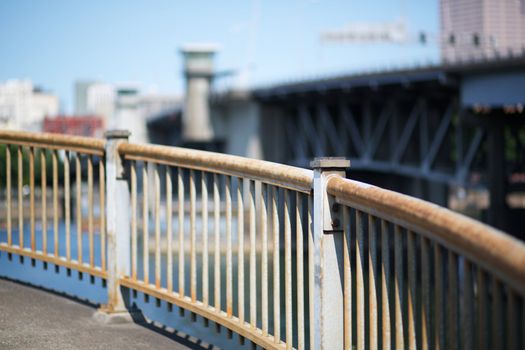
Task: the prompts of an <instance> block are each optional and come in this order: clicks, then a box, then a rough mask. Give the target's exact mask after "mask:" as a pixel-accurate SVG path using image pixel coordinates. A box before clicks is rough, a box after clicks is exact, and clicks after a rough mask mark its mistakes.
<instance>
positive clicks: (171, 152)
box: [119, 143, 313, 193]
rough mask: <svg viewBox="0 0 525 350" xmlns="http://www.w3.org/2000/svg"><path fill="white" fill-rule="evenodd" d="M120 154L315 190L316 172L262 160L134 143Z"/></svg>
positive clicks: (124, 145) (278, 184)
mask: <svg viewBox="0 0 525 350" xmlns="http://www.w3.org/2000/svg"><path fill="white" fill-rule="evenodd" d="M119 153H121V154H122V155H123V156H124V157H125V158H127V159H134V160H142V161H150V162H156V163H161V164H168V165H171V166H180V167H185V168H191V169H196V170H204V171H211V172H215V173H219V174H225V175H231V176H237V177H243V178H249V179H252V180H260V181H262V182H265V183H269V184H274V185H277V186H280V187H285V188H289V189H292V190H296V191H300V192H305V193H310V191H311V189H312V179H313V172H312V171H311V170H308V169H302V168H297V167H292V166H288V165H283V164H278V163H272V162H267V161H263V160H257V159H250V158H245V157H238V156H232V155H227V154H222V153H214V152H207V151H198V150H192V149H187V148H180V147H167V146H158V145H139V144H132V143H122V144H120V145H119Z"/></svg>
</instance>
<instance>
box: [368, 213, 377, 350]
mask: <svg viewBox="0 0 525 350" xmlns="http://www.w3.org/2000/svg"><path fill="white" fill-rule="evenodd" d="M377 284H378V279H377V221H376V219H375V218H374V217H373V216H372V215H368V290H369V291H368V298H369V300H368V305H369V311H368V313H369V316H368V317H369V323H370V327H369V329H370V335H369V338H370V345H369V348H370V349H378V342H379V335H378V330H377V321H378V320H377Z"/></svg>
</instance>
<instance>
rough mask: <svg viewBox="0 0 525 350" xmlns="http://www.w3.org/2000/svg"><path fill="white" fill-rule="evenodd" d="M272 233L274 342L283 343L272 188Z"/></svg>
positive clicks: (273, 193) (274, 189) (275, 193)
mask: <svg viewBox="0 0 525 350" xmlns="http://www.w3.org/2000/svg"><path fill="white" fill-rule="evenodd" d="M271 203H272V232H273V325H274V330H273V334H274V341H275V343H276V344H279V342H280V341H281V302H280V295H281V293H280V285H279V283H280V271H279V252H280V249H279V213H278V211H277V188H276V187H275V186H272V199H271Z"/></svg>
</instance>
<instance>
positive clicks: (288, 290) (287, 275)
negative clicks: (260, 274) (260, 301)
mask: <svg viewBox="0 0 525 350" xmlns="http://www.w3.org/2000/svg"><path fill="white" fill-rule="evenodd" d="M291 210H292V209H291V203H290V190H284V297H285V299H284V300H285V302H284V307H285V311H286V315H285V317H286V318H285V319H286V348H287V349H291V348H292V345H293V344H292V342H293V329H292V228H291V221H290V213H291Z"/></svg>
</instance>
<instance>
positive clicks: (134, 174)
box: [130, 160, 137, 281]
mask: <svg viewBox="0 0 525 350" xmlns="http://www.w3.org/2000/svg"><path fill="white" fill-rule="evenodd" d="M130 172H131V278H132V279H133V280H134V281H136V280H137V163H136V162H135V161H134V160H132V161H131V166H130Z"/></svg>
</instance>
